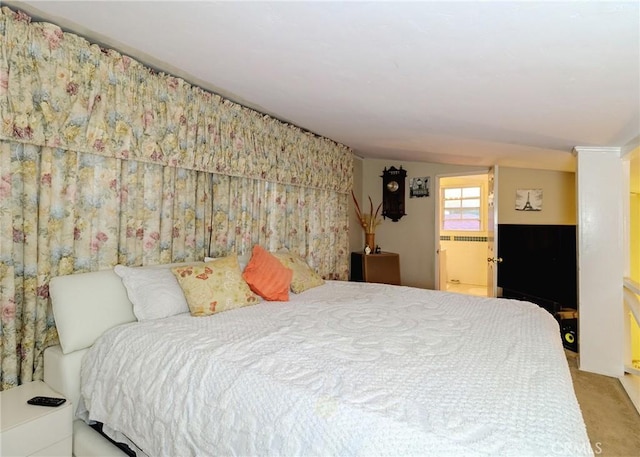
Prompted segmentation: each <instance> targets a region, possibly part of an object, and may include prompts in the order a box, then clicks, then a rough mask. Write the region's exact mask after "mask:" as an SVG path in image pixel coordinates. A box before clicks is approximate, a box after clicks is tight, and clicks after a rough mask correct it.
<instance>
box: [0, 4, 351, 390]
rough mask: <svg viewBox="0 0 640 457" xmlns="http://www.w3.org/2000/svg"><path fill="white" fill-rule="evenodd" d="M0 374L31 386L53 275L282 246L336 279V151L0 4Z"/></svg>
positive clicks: (341, 161) (339, 252)
mask: <svg viewBox="0 0 640 457" xmlns="http://www.w3.org/2000/svg"><path fill="white" fill-rule="evenodd" d="M0 39H1V42H0V115H1V124H0V306H1V310H2V314H1V320H2V327H1V333H0V354H1V358H2V359H1V360H0V381H1V388H2V389H7V388H9V387H13V386H15V385H18V384H21V383H23V382H27V381H30V380H33V379H42V374H43V366H42V353H43V350H44V349H45V348H46V347H47V346H49V345H52V344H56V343H57V334H56V330H55V322H54V320H53V316H52V314H51V310H50V305H49V302H48V298H49V293H48V282H49V279H50V278H51V277H53V276H57V275H63V274H72V273H78V272H86V271H95V270H100V269H105V268H110V267H113V266H114V265H115V264H117V263H121V264H126V265H147V264H158V263H167V262H179V261H191V260H201V259H202V258H203V257H204V256H205V255H212V256H220V255H226V254H228V253H230V252H238V253H245V252H250V250H251V247H252V246H253V244H255V243H259V244H261V245H262V246H264V247H265V248H267V249H272V250H275V249H280V248H288V249H290V250H293V251H295V252H298V253H299V254H301V255H303V256H305V257H306V258H307V260H308V262H309V263H310V264H311V265H312V266H313V267H315V268H316V269H317V270H318V272H319V273H320V274H321V275H322V276H324V277H325V278H330V279H347V277H348V238H347V236H348V233H347V230H348V215H347V206H348V198H347V196H348V194H347V192H349V190H350V189H351V167H352V158H351V152H350V151H349V150H348V149H347V148H345V147H344V146H342V145H339V144H336V143H335V142H332V141H330V140H328V139H325V138H320V137H317V136H315V135H312V134H309V133H307V132H304V131H302V130H300V129H298V128H296V127H294V126H289V125H286V124H284V123H282V122H279V121H277V120H275V119H272V118H270V117H268V116H265V115H262V114H260V113H257V112H254V111H251V110H249V109H247V108H244V107H241V106H239V105H237V104H234V103H232V102H230V101H227V100H224V99H222V98H221V97H218V96H217V95H214V94H210V93H208V92H206V91H203V90H201V89H198V88H195V87H192V86H190V85H189V84H188V83H186V82H185V81H183V80H180V79H178V78H174V77H171V76H168V75H161V74H154V73H153V72H151V71H150V70H149V69H147V68H145V67H144V66H142V65H141V64H139V63H138V62H136V61H134V60H132V59H129V58H128V57H126V56H122V55H120V54H118V53H117V52H115V51H112V50H102V49H100V48H99V47H98V46H95V45H90V44H89V43H88V42H87V41H86V40H84V39H83V38H81V37H78V36H75V35H72V34H68V33H63V32H62V31H61V30H60V29H59V28H58V27H57V26H54V25H51V24H46V23H31V22H30V18H29V17H28V16H26V15H24V14H22V13H19V12H13V11H12V10H10V9H8V8H6V7H5V8H2V10H0Z"/></svg>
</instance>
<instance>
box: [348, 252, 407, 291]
mask: <svg viewBox="0 0 640 457" xmlns="http://www.w3.org/2000/svg"><path fill="white" fill-rule="evenodd" d="M351 280H352V281H360V282H362V281H364V282H379V283H384V284H394V285H397V286H399V285H400V256H399V255H398V254H396V253H395V252H381V253H379V254H364V253H361V252H352V253H351Z"/></svg>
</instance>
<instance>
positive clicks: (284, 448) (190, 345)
mask: <svg viewBox="0 0 640 457" xmlns="http://www.w3.org/2000/svg"><path fill="white" fill-rule="evenodd" d="M291 298H292V299H291V301H290V302H286V303H281V302H271V303H269V302H263V303H260V304H259V305H256V306H250V307H246V308H241V309H238V310H234V311H228V312H225V313H220V314H217V315H214V316H210V317H199V318H194V317H191V316H190V315H188V314H182V315H179V316H174V317H170V318H167V319H162V320H156V321H148V322H143V323H133V324H127V325H124V326H121V327H118V328H115V329H112V330H110V331H109V332H107V333H106V334H105V335H104V336H103V337H102V338H101V339H100V340H99V341H98V342H97V343H96V344H95V345H94V346H93V347H92V349H91V350H90V351H89V353H88V354H87V356H86V358H85V361H84V365H83V369H82V396H83V401H84V406H85V407H86V409H87V410H88V412H87V411H86V410H84V409H83V408H82V407H81V408H80V410H81V412H80V415H81V416H82V417H83V418H85V419H87V420H96V421H100V422H103V423H104V424H105V425H106V429H107V430H112V431H114V432H121V433H122V434H124V435H126V436H127V437H128V438H129V439H130V440H131V441H133V442H134V443H135V444H136V445H137V446H138V447H139V448H140V449H142V450H143V451H144V452H145V453H146V454H148V455H151V456H187V455H200V456H213V455H243V456H248V455H256V456H258V455H260V456H262V455H271V456H276V455H279V456H293V455H304V456H311V455H322V456H325V455H339V456H347V455H361V456H373V455H402V456H405V455H421V456H422V455H438V456H440V455H455V456H460V455H501V456H504V455H513V456H524V455H532V456H534V455H535V456H541V455H545V456H552V455H553V456H556V455H592V451H591V447H590V446H589V441H588V438H587V434H586V430H585V426H584V422H583V420H582V415H581V413H580V409H579V407H578V404H577V401H576V398H575V395H574V392H573V386H572V383H571V377H570V374H569V369H568V366H567V362H566V359H565V355H564V351H563V348H562V345H561V341H560V336H559V330H558V325H557V323H556V321H555V320H554V319H553V318H552V317H551V316H550V315H549V314H548V313H547V312H546V311H544V310H542V309H540V308H539V307H537V306H536V305H533V304H530V303H525V302H519V301H512V300H502V299H500V300H496V299H488V298H478V297H469V296H464V295H456V294H450V293H442V292H434V291H429V290H422V289H414V288H408V287H395V286H385V285H374V284H364V283H348V282H333V281H329V282H327V284H325V285H324V286H321V287H317V288H314V289H311V290H308V291H306V292H304V293H302V294H299V295H292V297H291ZM120 436H121V435H120Z"/></svg>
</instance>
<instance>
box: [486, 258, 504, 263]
mask: <svg viewBox="0 0 640 457" xmlns="http://www.w3.org/2000/svg"><path fill="white" fill-rule="evenodd" d="M487 262H493V263H502V257H498V258H496V257H487Z"/></svg>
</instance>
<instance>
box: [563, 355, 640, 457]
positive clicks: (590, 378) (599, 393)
mask: <svg viewBox="0 0 640 457" xmlns="http://www.w3.org/2000/svg"><path fill="white" fill-rule="evenodd" d="M565 352H566V354H567V360H568V362H569V369H570V371H571V376H572V378H573V386H574V389H575V392H576V397H577V398H578V403H580V408H581V409H582V416H583V417H584V422H585V424H586V426H587V433H588V434H589V439H590V441H591V447H592V448H593V452H594V454H595V455H596V456H598V455H602V456H617V457H638V456H640V415H639V414H638V411H637V410H636V409H635V407H634V406H633V403H631V400H630V399H629V397H628V395H627V393H626V392H625V390H624V388H623V387H622V384H620V381H618V380H617V379H616V378H610V377H608V376H602V375H598V374H594V373H587V372H584V371H580V370H578V363H577V354H575V353H573V352H571V351H565Z"/></svg>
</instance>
